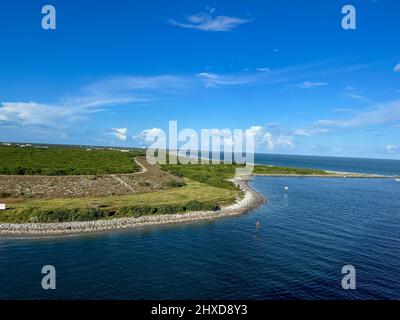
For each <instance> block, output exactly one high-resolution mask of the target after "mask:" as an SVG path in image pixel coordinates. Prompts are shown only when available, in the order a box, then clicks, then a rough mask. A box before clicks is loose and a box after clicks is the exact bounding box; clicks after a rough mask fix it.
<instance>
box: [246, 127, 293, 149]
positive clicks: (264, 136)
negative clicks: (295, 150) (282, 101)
mask: <svg viewBox="0 0 400 320" xmlns="http://www.w3.org/2000/svg"><path fill="white" fill-rule="evenodd" d="M249 131H250V133H251V134H252V135H253V136H254V142H255V146H256V147H260V148H263V147H265V148H266V149H268V150H274V149H277V148H290V147H294V142H293V140H292V137H291V136H289V135H286V134H284V133H272V132H271V131H267V129H266V128H265V127H264V126H252V127H250V128H249Z"/></svg>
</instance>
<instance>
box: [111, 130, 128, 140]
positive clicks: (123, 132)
mask: <svg viewBox="0 0 400 320" xmlns="http://www.w3.org/2000/svg"><path fill="white" fill-rule="evenodd" d="M111 133H112V134H113V135H114V136H116V137H117V138H118V139H119V140H121V141H125V140H126V136H127V134H128V129H127V128H112V129H111Z"/></svg>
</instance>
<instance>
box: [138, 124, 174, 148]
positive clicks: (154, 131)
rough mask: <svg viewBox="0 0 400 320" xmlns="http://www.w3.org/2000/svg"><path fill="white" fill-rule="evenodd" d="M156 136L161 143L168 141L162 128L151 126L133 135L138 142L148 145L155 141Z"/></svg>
mask: <svg viewBox="0 0 400 320" xmlns="http://www.w3.org/2000/svg"><path fill="white" fill-rule="evenodd" d="M156 138H158V139H161V140H159V142H160V143H166V142H167V141H166V136H165V132H164V130H162V129H160V128H156V127H154V128H151V129H145V130H142V131H141V132H140V133H139V134H138V135H137V136H134V137H133V140H134V141H136V142H138V143H139V144H140V145H144V146H148V145H150V144H151V143H152V141H154V140H155V139H156Z"/></svg>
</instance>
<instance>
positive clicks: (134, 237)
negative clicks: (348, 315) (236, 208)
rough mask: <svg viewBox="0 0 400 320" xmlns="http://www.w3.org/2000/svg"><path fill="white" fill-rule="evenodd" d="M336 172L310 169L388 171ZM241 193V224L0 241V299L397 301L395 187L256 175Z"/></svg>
mask: <svg viewBox="0 0 400 320" xmlns="http://www.w3.org/2000/svg"><path fill="white" fill-rule="evenodd" d="M281 157H283V156H281ZM301 158H302V157H300V159H299V161H300V160H301ZM275 161H277V162H278V161H280V162H279V163H276V164H280V165H289V163H290V161H292V160H291V159H289V160H288V159H286V160H284V159H280V160H278V159H275ZM313 161H314V160H313ZM368 161H369V160H368ZM266 163H271V162H270V159H269V160H266ZM303 163H304V165H302V163H300V162H296V163H295V164H296V166H300V164H301V166H306V165H307V163H309V159H308V160H304V162H303ZM385 163H386V162H385ZM272 164H274V163H272ZM335 165H336V166H337V167H332V166H329V165H327V164H320V167H321V168H324V169H331V170H342V171H351V170H350V169H351V168H353V166H355V167H354V171H357V172H373V173H380V174H384V173H386V174H393V173H394V174H399V172H398V164H397V163H395V165H394V167H393V166H391V165H389V164H385V165H384V164H382V163H380V162H379V161H378V162H377V163H374V164H373V165H371V166H370V167H368V168H369V169H368V171H367V169H366V168H367V165H365V166H366V167H363V168H364V169H366V170H361V167H357V166H356V165H354V164H353V163H352V161H350V164H349V165H348V166H347V167H346V166H345V165H339V164H337V163H336V164H335ZM310 166H312V167H317V166H315V165H311V164H310ZM325 166H327V167H325ZM377 168H379V170H378V169H377ZM369 170H370V171H369ZM252 185H253V187H254V188H256V189H257V190H258V191H259V192H261V193H262V194H264V195H265V196H266V197H267V198H268V202H267V203H266V204H265V205H264V206H263V207H261V208H259V209H257V210H255V211H253V212H251V213H250V214H247V215H243V216H240V217H230V218H221V219H218V220H216V221H212V222H202V223H192V224H182V225H173V226H163V227H147V228H144V229H140V230H132V231H123V232H108V233H99V234H91V235H80V236H68V237H61V238H42V239H11V238H0V298H1V299H7V298H52V299H57V298H68V299H74V298H80V299H87V298H95V299H374V298H375V299H396V300H397V299H400V182H396V181H395V180H394V179H326V178H325V179H322V178H275V177H256V178H255V179H254V180H253V182H252ZM285 186H288V187H289V192H288V193H285V192H283V189H284V187H285ZM257 221H260V223H261V229H260V231H259V232H258V233H257V232H256V230H255V224H256V222H257ZM46 264H50V265H54V266H55V267H56V270H57V289H56V290H53V291H44V290H42V289H41V277H42V275H41V272H40V271H41V268H42V266H43V265H46ZM347 264H351V265H353V266H354V267H355V268H356V271H357V282H356V284H357V289H356V290H353V291H345V290H343V289H342V288H341V279H342V274H341V269H342V267H343V266H344V265H347Z"/></svg>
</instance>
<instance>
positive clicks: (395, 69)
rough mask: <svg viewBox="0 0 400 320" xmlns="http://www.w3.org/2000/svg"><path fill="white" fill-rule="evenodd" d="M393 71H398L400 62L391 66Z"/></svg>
mask: <svg viewBox="0 0 400 320" xmlns="http://www.w3.org/2000/svg"><path fill="white" fill-rule="evenodd" d="M393 71H394V72H400V63H398V64H396V65H395V66H394V68H393Z"/></svg>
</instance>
